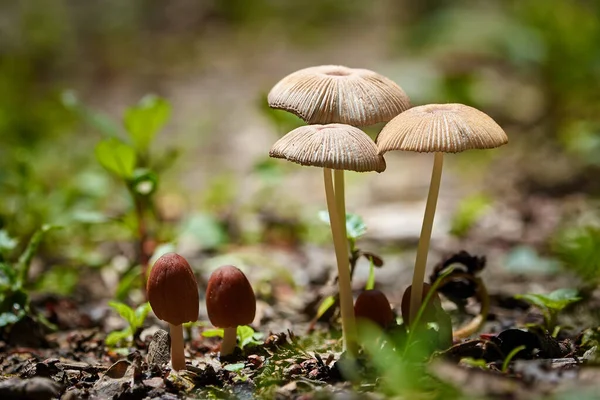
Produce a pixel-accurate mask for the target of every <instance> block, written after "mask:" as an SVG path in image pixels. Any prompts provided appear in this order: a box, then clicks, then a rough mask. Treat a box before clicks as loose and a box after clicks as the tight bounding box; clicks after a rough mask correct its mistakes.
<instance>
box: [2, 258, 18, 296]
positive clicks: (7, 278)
mask: <svg viewBox="0 0 600 400" xmlns="http://www.w3.org/2000/svg"><path fill="white" fill-rule="evenodd" d="M16 283H17V272H16V270H15V269H14V268H13V267H12V266H11V265H9V264H6V263H1V262H0V292H3V291H6V290H9V289H10V288H12V287H13V286H14V285H15V284H16Z"/></svg>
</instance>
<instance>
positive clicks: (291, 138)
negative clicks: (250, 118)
mask: <svg viewBox="0 0 600 400" xmlns="http://www.w3.org/2000/svg"><path fill="white" fill-rule="evenodd" d="M269 155H270V156H271V157H275V158H283V159H286V160H289V161H292V162H295V163H298V164H301V165H312V166H315V167H323V168H332V169H343V170H349V171H356V172H367V171H377V172H382V171H384V170H385V160H384V159H383V156H381V155H379V154H377V146H376V145H375V143H374V142H373V140H372V139H371V138H370V137H369V135H367V134H366V133H365V132H363V131H361V130H360V129H358V128H355V127H353V126H350V125H344V124H329V125H305V126H301V127H299V128H296V129H294V130H293V131H291V132H290V133H288V134H287V135H285V136H284V137H282V138H281V139H279V140H278V141H277V142H275V144H274V145H273V147H272V148H271V151H269Z"/></svg>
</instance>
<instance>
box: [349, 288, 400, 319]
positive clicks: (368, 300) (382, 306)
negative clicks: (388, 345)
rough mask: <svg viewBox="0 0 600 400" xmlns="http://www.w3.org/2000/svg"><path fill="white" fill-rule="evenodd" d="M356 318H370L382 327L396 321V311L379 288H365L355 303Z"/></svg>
mask: <svg viewBox="0 0 600 400" xmlns="http://www.w3.org/2000/svg"><path fill="white" fill-rule="evenodd" d="M354 315H355V316H356V319H361V318H363V319H368V320H369V321H372V322H374V323H375V324H377V325H379V326H380V327H382V328H384V329H385V328H387V327H388V326H390V324H391V323H392V322H394V312H393V311H392V307H391V306H390V302H389V301H388V299H387V297H385V294H383V293H382V292H381V291H379V290H377V289H373V290H365V291H363V292H362V293H361V294H359V295H358V298H357V299H356V303H354Z"/></svg>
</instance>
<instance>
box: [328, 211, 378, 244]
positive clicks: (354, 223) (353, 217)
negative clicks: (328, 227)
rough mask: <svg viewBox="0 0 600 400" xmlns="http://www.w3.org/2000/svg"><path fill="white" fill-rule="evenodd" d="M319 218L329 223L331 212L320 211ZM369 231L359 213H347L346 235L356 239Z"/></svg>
mask: <svg viewBox="0 0 600 400" xmlns="http://www.w3.org/2000/svg"><path fill="white" fill-rule="evenodd" d="M319 219H320V220H321V221H323V222H324V223H326V224H329V223H330V222H329V212H327V211H319ZM366 232H367V226H366V225H365V222H364V221H363V219H362V217H361V216H359V215H357V214H346V235H347V237H348V239H351V240H356V239H358V238H359V237H361V236H362V235H364V234H365V233H366Z"/></svg>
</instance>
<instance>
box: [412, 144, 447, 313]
mask: <svg viewBox="0 0 600 400" xmlns="http://www.w3.org/2000/svg"><path fill="white" fill-rule="evenodd" d="M443 165H444V153H441V152H438V153H435V154H434V159H433V170H432V171H431V183H430V184H429V194H428V195H427V204H426V206H425V215H424V217H423V226H422V227H421V236H420V237H419V246H418V248H417V258H416V260H415V270H414V272H413V280H412V289H411V296H410V313H409V315H410V320H411V321H414V320H415V318H414V317H415V316H416V315H417V312H418V311H419V307H420V305H421V296H422V295H423V281H424V280H425V269H426V267H427V252H428V251H429V242H430V241H431V230H432V228H433V218H434V216H435V207H436V205H437V199H438V195H439V193H440V182H441V180H442V167H443Z"/></svg>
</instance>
